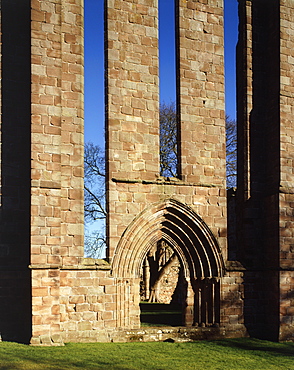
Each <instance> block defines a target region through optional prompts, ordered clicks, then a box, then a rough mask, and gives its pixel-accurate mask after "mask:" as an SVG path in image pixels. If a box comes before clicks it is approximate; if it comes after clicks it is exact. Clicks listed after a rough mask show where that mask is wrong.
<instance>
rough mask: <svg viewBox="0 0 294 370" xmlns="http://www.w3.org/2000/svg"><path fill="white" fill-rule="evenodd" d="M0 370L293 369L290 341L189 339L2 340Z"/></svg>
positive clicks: (293, 357)
mask: <svg viewBox="0 0 294 370" xmlns="http://www.w3.org/2000/svg"><path fill="white" fill-rule="evenodd" d="M0 369H1V370H12V369H13V370H18V369H21V370H23V369H27V370H40V369H42V370H43V369H52V370H57V369H58V370H66V369H74V370H77V369H80V370H81V369H83V370H91V369H108V370H111V369H112V370H126V369H127V370H132V369H144V370H148V369H153V370H165V369H168V370H170V369H172V370H174V369H181V370H189V369H197V370H210V369H211V370H222V369H224V370H231V369H233V370H239V369H240V370H241V369H246V370H250V369H252V370H253V369H254V370H261V369H266V370H271V369H283V370H289V369H294V343H272V342H267V341H261V340H255V339H226V340H219V341H201V342H190V343H162V342H160V343H159V342H157V343H156V342H153V343H89V344H81V343H79V344H73V343H70V344H66V345H65V346H64V347H30V346H26V345H22V344H16V343H8V342H2V343H0Z"/></svg>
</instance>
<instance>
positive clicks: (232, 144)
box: [226, 116, 237, 189]
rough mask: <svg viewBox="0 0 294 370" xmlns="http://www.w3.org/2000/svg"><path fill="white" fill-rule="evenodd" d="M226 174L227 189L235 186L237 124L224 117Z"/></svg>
mask: <svg viewBox="0 0 294 370" xmlns="http://www.w3.org/2000/svg"><path fill="white" fill-rule="evenodd" d="M226 156H227V157H226V172H227V188H228V189H229V188H233V187H236V184H237V124H236V121H235V120H232V119H231V118H230V117H229V116H226Z"/></svg>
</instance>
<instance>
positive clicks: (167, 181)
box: [111, 177, 219, 188]
mask: <svg viewBox="0 0 294 370" xmlns="http://www.w3.org/2000/svg"><path fill="white" fill-rule="evenodd" d="M111 180H112V181H113V182H117V183H125V184H152V185H177V186H179V185H181V186H196V187H203V188H217V187H219V186H217V185H214V184H202V183H196V182H185V181H182V180H180V179H178V178H176V177H172V178H170V177H166V178H165V177H164V178H159V179H157V180H140V179H138V180H135V179H134V180H132V179H116V178H112V179H111Z"/></svg>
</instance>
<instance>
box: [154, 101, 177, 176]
mask: <svg viewBox="0 0 294 370" xmlns="http://www.w3.org/2000/svg"><path fill="white" fill-rule="evenodd" d="M159 122H160V126H159V127H160V146H159V154H160V175H161V176H164V177H177V176H178V130H177V115H176V109H175V103H170V104H166V103H163V104H161V105H160V111H159Z"/></svg>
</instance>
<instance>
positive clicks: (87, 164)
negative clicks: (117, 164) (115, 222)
mask: <svg viewBox="0 0 294 370" xmlns="http://www.w3.org/2000/svg"><path fill="white" fill-rule="evenodd" d="M84 171H85V175H84V216H85V225H86V233H85V254H86V256H87V257H93V258H98V257H100V256H101V252H102V249H103V248H104V247H105V246H106V236H105V219H106V206H105V154H104V152H103V151H102V150H101V148H100V147H99V146H98V145H94V144H93V143H91V142H89V143H86V144H85V155H84ZM95 222H96V224H97V227H96V229H95V230H94V231H90V230H89V229H90V228H91V225H93V223H95Z"/></svg>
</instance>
